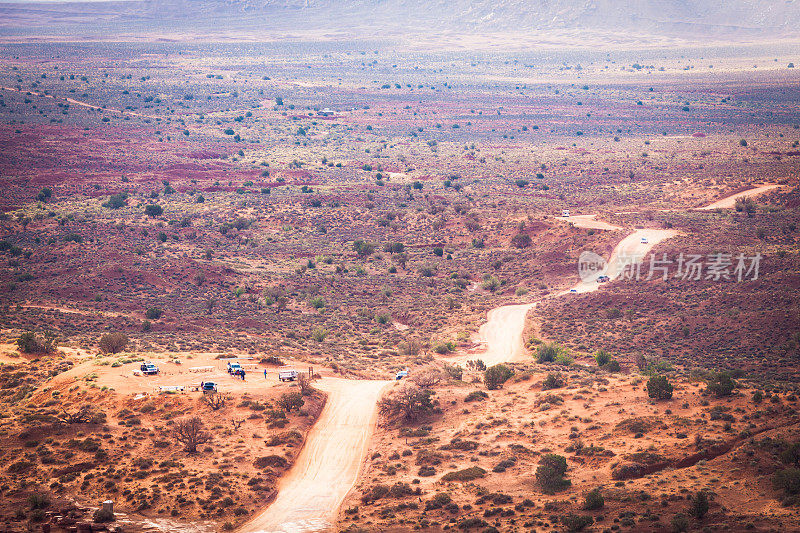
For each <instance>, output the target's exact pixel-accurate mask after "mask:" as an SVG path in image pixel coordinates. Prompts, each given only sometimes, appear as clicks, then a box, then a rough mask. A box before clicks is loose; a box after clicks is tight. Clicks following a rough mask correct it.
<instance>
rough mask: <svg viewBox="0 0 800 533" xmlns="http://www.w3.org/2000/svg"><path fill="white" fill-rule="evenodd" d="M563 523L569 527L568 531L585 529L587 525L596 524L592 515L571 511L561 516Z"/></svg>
mask: <svg viewBox="0 0 800 533" xmlns="http://www.w3.org/2000/svg"><path fill="white" fill-rule="evenodd" d="M561 523H562V524H564V527H566V528H567V531H570V532H575V531H583V529H585V528H586V527H587V526H591V525H592V524H594V518H592V517H591V516H586V515H577V514H575V513H569V514H568V515H566V516H562V517H561Z"/></svg>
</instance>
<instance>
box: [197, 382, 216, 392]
mask: <svg viewBox="0 0 800 533" xmlns="http://www.w3.org/2000/svg"><path fill="white" fill-rule="evenodd" d="M199 388H200V392H202V393H203V394H211V393H212V392H217V384H216V383H214V382H213V381H201V382H200V387H199Z"/></svg>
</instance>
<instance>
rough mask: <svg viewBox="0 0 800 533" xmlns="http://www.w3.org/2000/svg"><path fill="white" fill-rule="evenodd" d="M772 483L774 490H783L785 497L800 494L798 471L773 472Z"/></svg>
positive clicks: (789, 469) (792, 469)
mask: <svg viewBox="0 0 800 533" xmlns="http://www.w3.org/2000/svg"><path fill="white" fill-rule="evenodd" d="M772 482H773V484H774V485H775V488H776V489H779V490H783V491H784V493H785V494H786V495H794V494H800V469H798V468H785V469H783V470H779V471H777V472H775V475H774V477H773V478H772Z"/></svg>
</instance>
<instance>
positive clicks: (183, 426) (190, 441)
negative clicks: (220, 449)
mask: <svg viewBox="0 0 800 533" xmlns="http://www.w3.org/2000/svg"><path fill="white" fill-rule="evenodd" d="M172 434H173V436H174V437H175V440H176V441H177V442H179V443H180V444H183V446H184V451H186V452H187V453H197V447H198V446H199V445H201V444H205V443H207V442H209V441H210V440H211V434H210V433H208V432H207V431H206V430H205V429H204V426H203V422H202V421H201V420H200V419H199V418H198V417H196V416H194V417H192V418H187V419H185V420H180V421H178V422H176V423H175V427H174V428H173V430H172Z"/></svg>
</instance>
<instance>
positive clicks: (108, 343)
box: [100, 333, 128, 353]
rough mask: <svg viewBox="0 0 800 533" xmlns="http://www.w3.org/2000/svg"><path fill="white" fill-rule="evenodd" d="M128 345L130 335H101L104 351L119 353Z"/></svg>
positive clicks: (101, 344) (102, 349)
mask: <svg viewBox="0 0 800 533" xmlns="http://www.w3.org/2000/svg"><path fill="white" fill-rule="evenodd" d="M127 345H128V336H127V335H125V334H124V333H106V334H105V335H103V336H102V337H100V350H101V351H102V352H104V353H119V352H121V351H122V350H124V349H125V347H126V346H127Z"/></svg>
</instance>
